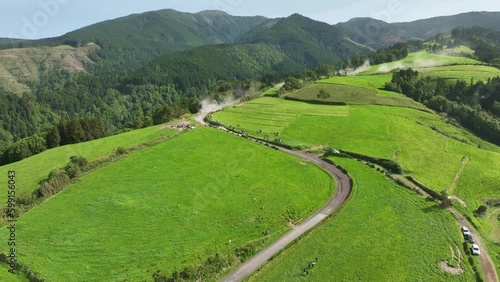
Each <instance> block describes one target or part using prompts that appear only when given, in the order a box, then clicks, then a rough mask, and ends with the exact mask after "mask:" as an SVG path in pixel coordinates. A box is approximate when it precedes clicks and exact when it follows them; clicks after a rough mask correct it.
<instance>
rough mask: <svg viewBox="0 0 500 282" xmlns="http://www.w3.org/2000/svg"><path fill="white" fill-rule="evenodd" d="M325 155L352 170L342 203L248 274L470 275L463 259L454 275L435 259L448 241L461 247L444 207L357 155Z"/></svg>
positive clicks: (346, 277)
mask: <svg viewBox="0 0 500 282" xmlns="http://www.w3.org/2000/svg"><path fill="white" fill-rule="evenodd" d="M332 160H333V161H334V162H335V163H337V164H340V165H341V166H342V167H343V168H345V169H347V170H348V171H349V173H350V174H351V176H352V177H353V182H354V189H355V191H354V193H353V194H352V195H351V198H350V200H349V202H348V203H347V205H346V206H345V207H344V208H343V209H342V211H341V212H340V213H338V214H337V215H336V216H335V217H334V218H333V219H331V220H329V221H327V222H325V223H323V224H322V225H320V226H319V227H318V228H317V229H316V230H314V231H313V232H312V233H310V234H309V235H307V236H306V237H305V238H304V239H303V240H301V241H299V242H298V243H297V244H295V245H293V246H291V247H290V249H288V250H286V251H285V252H284V253H283V254H281V255H280V256H278V257H277V258H275V259H274V260H272V261H271V262H269V263H268V265H267V266H265V267H264V268H263V269H261V270H260V271H259V272H257V273H255V274H254V275H253V276H252V277H251V278H250V279H248V281H304V280H307V281H475V280H474V276H473V273H472V270H471V269H470V266H468V262H465V263H462V267H463V268H464V270H465V272H464V273H462V274H461V275H458V276H454V275H451V274H448V273H444V272H442V271H441V269H440V267H439V265H438V263H439V262H441V261H448V260H449V259H450V258H451V251H450V246H453V248H454V249H456V247H457V246H459V248H460V250H461V251H462V253H463V248H462V240H463V239H462V236H461V233H460V227H459V226H458V225H457V223H456V221H455V220H454V219H453V217H452V216H451V215H450V214H449V213H448V212H447V211H446V210H442V209H441V208H439V207H437V206H436V205H435V204H434V203H432V202H429V201H425V200H424V199H423V198H422V197H419V196H417V195H416V194H415V193H414V192H411V191H409V190H407V189H405V188H402V187H400V186H397V185H396V184H395V183H394V182H392V181H391V180H389V179H388V178H386V177H384V176H383V175H382V174H380V173H379V172H377V171H376V170H374V169H371V168H369V167H368V166H366V165H364V164H362V163H360V162H356V161H354V160H348V159H341V158H333V159H332ZM316 257H318V262H317V264H316V266H315V267H314V268H312V269H311V270H309V274H308V275H305V274H304V271H303V270H304V268H308V266H309V263H310V262H312V261H315V259H316Z"/></svg>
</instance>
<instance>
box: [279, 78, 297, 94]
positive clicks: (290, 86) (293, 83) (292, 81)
mask: <svg viewBox="0 0 500 282" xmlns="http://www.w3.org/2000/svg"><path fill="white" fill-rule="evenodd" d="M301 87H302V85H301V83H300V80H298V79H297V78H295V77H289V78H287V79H286V80H285V84H284V85H283V89H285V90H286V91H288V92H292V91H293V90H298V89H300V88H301Z"/></svg>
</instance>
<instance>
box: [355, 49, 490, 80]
mask: <svg viewBox="0 0 500 282" xmlns="http://www.w3.org/2000/svg"><path fill="white" fill-rule="evenodd" d="M481 64H482V63H481V62H480V61H477V60H474V59H470V58H465V57H458V56H447V55H442V54H434V53H430V52H428V51H420V52H415V53H411V54H409V55H408V56H407V57H406V58H404V59H402V60H399V61H395V62H391V63H385V64H380V65H374V66H370V67H369V68H368V69H366V70H365V71H364V72H363V74H364V75H371V74H379V73H387V72H390V71H391V70H394V69H397V68H413V69H423V68H435V67H441V66H449V65H481Z"/></svg>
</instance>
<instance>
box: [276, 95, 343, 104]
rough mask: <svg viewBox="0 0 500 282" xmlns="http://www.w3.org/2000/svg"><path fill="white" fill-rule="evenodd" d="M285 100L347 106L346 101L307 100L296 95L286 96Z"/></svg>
mask: <svg viewBox="0 0 500 282" xmlns="http://www.w3.org/2000/svg"><path fill="white" fill-rule="evenodd" d="M285 100H290V101H296V102H303V103H308V104H313V105H329V106H347V103H344V102H333V101H321V100H305V99H300V98H294V97H289V96H286V97H285Z"/></svg>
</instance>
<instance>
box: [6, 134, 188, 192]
mask: <svg viewBox="0 0 500 282" xmlns="http://www.w3.org/2000/svg"><path fill="white" fill-rule="evenodd" d="M161 127H162V126H152V127H149V128H145V129H140V130H135V131H130V132H127V133H123V134H119V135H114V136H110V137H107V138H102V139H98V140H94V141H90V142H85V143H79V144H73V145H66V146H62V147H58V148H54V149H51V150H47V151H45V152H43V153H41V154H38V155H35V156H32V157H30V158H27V159H24V160H22V161H19V162H16V163H12V164H8V165H4V166H0V175H7V171H10V170H14V171H16V175H17V193H18V196H21V195H23V194H27V193H31V192H33V191H34V190H35V189H37V188H38V186H39V185H38V183H39V182H40V181H41V180H43V179H46V178H47V176H48V175H49V173H50V172H51V171H52V170H54V169H57V168H62V167H64V166H66V164H67V163H68V162H69V160H70V157H71V156H82V157H84V158H86V159H87V160H89V161H91V160H95V159H98V158H101V157H104V156H107V155H109V154H111V153H113V150H114V149H116V148H118V147H124V148H129V147H132V146H134V145H138V144H141V143H146V142H151V141H154V140H157V139H159V138H161V137H162V132H164V136H165V137H168V136H173V135H175V134H178V133H179V132H178V131H173V130H166V129H161Z"/></svg>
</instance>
